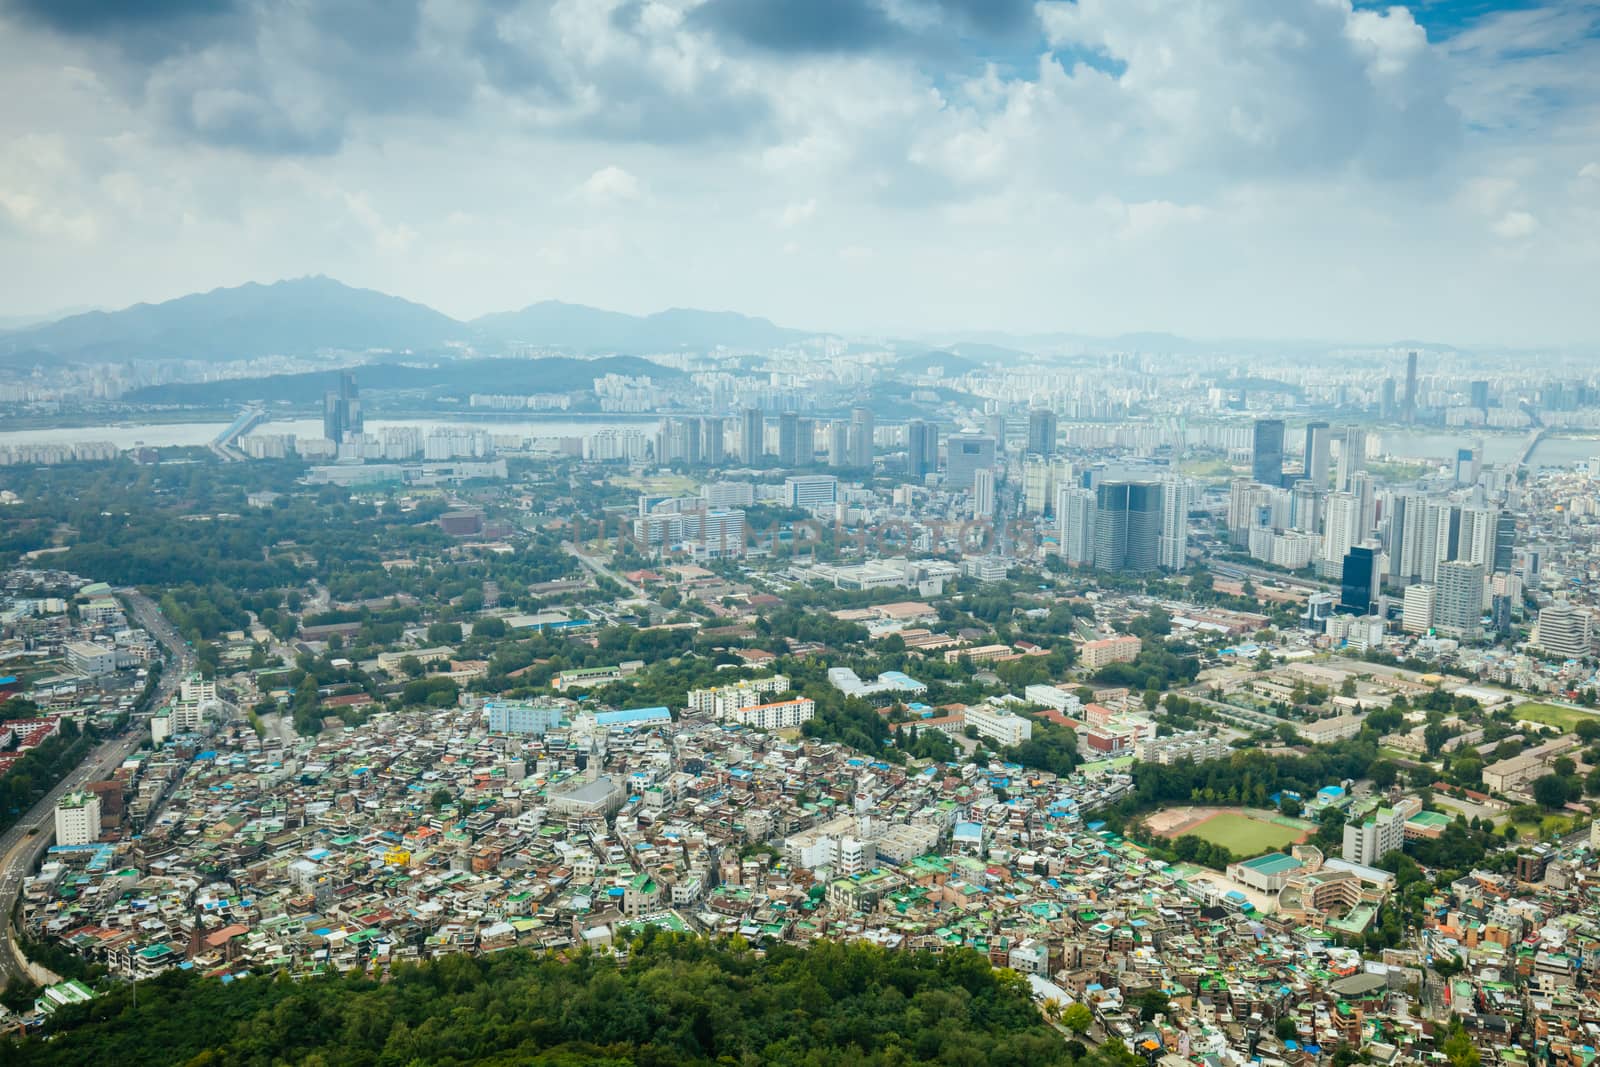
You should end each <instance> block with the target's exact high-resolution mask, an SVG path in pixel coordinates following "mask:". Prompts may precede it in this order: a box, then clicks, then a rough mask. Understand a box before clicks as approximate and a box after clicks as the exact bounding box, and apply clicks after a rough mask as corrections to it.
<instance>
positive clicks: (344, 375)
mask: <svg viewBox="0 0 1600 1067" xmlns="http://www.w3.org/2000/svg"><path fill="white" fill-rule="evenodd" d="M364 426H365V421H364V420H363V419H362V416H361V392H360V390H358V389H357V388H356V376H355V372H354V371H347V370H344V371H340V372H339V388H338V390H337V391H331V390H330V391H329V392H327V393H325V394H323V397H322V436H324V437H326V438H327V439H328V440H330V441H332V442H333V443H334V444H336V445H337V444H341V443H343V441H344V438H345V434H350V433H360V432H361V431H362V429H363V427H364Z"/></svg>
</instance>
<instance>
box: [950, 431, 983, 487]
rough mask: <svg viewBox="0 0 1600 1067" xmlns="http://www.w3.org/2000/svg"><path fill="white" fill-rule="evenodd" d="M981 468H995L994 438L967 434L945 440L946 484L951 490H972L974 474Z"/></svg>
mask: <svg viewBox="0 0 1600 1067" xmlns="http://www.w3.org/2000/svg"><path fill="white" fill-rule="evenodd" d="M980 467H988V468H990V469H991V470H992V469H993V468H994V438H992V437H988V436H985V435H983V434H966V433H963V434H956V435H954V436H952V437H947V438H945V461H944V468H945V484H946V485H947V486H948V487H949V488H950V489H952V490H963V489H971V488H972V474H973V472H974V471H976V470H978V469H979V468H980Z"/></svg>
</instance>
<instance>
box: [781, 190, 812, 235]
mask: <svg viewBox="0 0 1600 1067" xmlns="http://www.w3.org/2000/svg"><path fill="white" fill-rule="evenodd" d="M816 214H817V200H816V197H808V198H807V199H805V200H797V201H795V202H794V203H792V204H785V205H784V207H783V210H782V211H780V212H779V213H778V228H779V229H782V230H792V229H794V228H795V227H796V226H800V225H803V224H804V223H807V222H810V221H811V220H812V219H813V218H815V217H816Z"/></svg>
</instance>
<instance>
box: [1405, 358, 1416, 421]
mask: <svg viewBox="0 0 1600 1067" xmlns="http://www.w3.org/2000/svg"><path fill="white" fill-rule="evenodd" d="M1402 414H1403V415H1404V416H1405V420H1406V421H1407V422H1416V421H1417V354H1416V353H1415V352H1407V353H1406V406H1405V410H1404V412H1402Z"/></svg>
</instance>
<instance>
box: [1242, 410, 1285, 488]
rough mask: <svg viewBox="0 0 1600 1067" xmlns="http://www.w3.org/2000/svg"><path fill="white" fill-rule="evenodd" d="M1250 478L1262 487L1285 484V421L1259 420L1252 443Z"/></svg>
mask: <svg viewBox="0 0 1600 1067" xmlns="http://www.w3.org/2000/svg"><path fill="white" fill-rule="evenodd" d="M1250 476H1251V477H1252V478H1254V479H1255V480H1256V481H1257V482H1259V483H1261V484H1262V485H1274V486H1278V485H1282V484H1283V420H1282V419H1257V420H1256V425H1255V432H1254V435H1253V437H1252V438H1251V443H1250Z"/></svg>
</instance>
